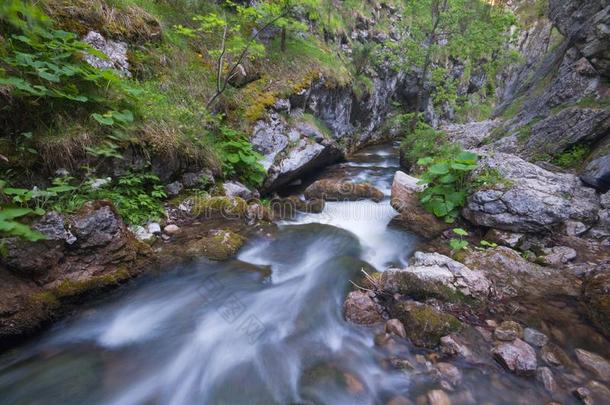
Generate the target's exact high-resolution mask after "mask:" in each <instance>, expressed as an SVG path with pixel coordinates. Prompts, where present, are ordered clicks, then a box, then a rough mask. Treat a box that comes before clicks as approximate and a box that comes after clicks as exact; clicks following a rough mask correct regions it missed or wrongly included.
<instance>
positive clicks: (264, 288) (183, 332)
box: [0, 145, 416, 405]
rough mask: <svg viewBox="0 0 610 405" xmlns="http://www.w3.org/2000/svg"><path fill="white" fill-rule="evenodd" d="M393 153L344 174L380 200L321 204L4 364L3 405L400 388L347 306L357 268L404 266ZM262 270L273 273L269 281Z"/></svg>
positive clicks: (356, 399) (139, 289)
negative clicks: (232, 254) (226, 256)
mask: <svg viewBox="0 0 610 405" xmlns="http://www.w3.org/2000/svg"><path fill="white" fill-rule="evenodd" d="M397 169H398V157H397V155H396V150H395V148H394V147H393V146H391V145H387V146H384V147H375V148H369V149H367V150H364V151H362V152H361V153H359V154H358V155H356V156H355V157H354V158H353V159H352V160H351V161H350V162H347V163H343V164H341V165H337V166H335V167H334V168H331V169H330V170H331V171H332V170H341V171H343V173H344V174H346V175H348V176H349V177H350V178H351V179H352V180H354V179H355V180H356V181H358V180H363V181H364V180H366V181H369V182H371V183H372V184H373V185H375V186H376V187H378V188H379V189H380V190H382V191H383V192H384V193H385V194H386V196H387V197H386V199H385V200H384V201H382V202H380V203H374V202H370V201H368V202H336V203H328V204H327V206H326V208H325V209H324V211H323V212H322V213H320V214H301V215H300V216H299V217H297V218H296V219H295V220H293V221H286V222H283V223H281V224H280V225H279V231H278V233H277V235H275V237H273V238H260V239H254V240H251V241H250V242H249V243H248V244H247V245H246V246H245V247H244V248H243V249H242V250H241V252H240V254H239V255H238V257H237V258H236V259H235V260H232V261H229V262H226V263H212V262H209V261H207V260H200V261H197V262H194V263H190V264H188V265H184V266H178V267H177V268H174V269H169V270H167V271H164V272H161V273H159V274H155V275H149V276H147V277H145V278H143V279H141V280H138V281H137V282H136V283H133V284H131V285H129V286H127V287H125V288H123V289H121V290H120V291H117V292H115V293H114V294H111V296H109V297H106V298H105V299H104V300H102V301H101V302H97V303H96V304H95V305H94V306H92V307H91V308H90V309H88V310H83V311H81V312H80V313H79V314H77V315H75V316H73V317H72V318H71V319H69V320H66V321H64V322H62V323H61V324H59V325H56V326H55V327H54V328H53V329H52V330H50V331H48V332H47V333H46V334H44V335H43V336H42V337H40V338H39V339H37V341H35V342H32V343H30V344H28V345H26V346H25V347H21V348H19V349H17V350H14V351H12V352H9V353H7V354H6V355H4V356H3V357H2V358H0V403H2V404H85V403H86V404H116V405H128V404H176V405H178V404H195V403H198V404H203V403H206V404H207V403H209V404H290V403H303V402H307V401H311V402H314V403H319V404H322V403H328V404H331V403H332V404H356V403H358V404H360V403H362V404H372V403H377V402H379V401H380V400H381V399H385V398H391V397H392V395H395V393H397V392H406V391H407V390H408V389H409V384H410V379H409V377H408V376H407V375H405V374H404V373H402V372H399V371H393V370H391V369H389V368H388V367H387V365H386V366H385V367H384V366H383V361H382V360H383V354H382V353H381V352H380V351H378V349H376V348H375V345H374V342H373V334H372V333H371V332H370V331H369V330H368V329H367V328H363V327H358V326H354V325H351V324H349V323H347V322H346V321H345V320H344V319H343V316H342V302H343V299H344V297H345V294H346V293H347V291H348V290H349V289H350V283H349V280H359V279H360V278H361V272H360V270H361V269H362V268H369V269H370V268H371V267H374V268H376V269H378V270H383V269H385V268H386V267H387V266H389V265H393V264H394V265H401V264H404V263H405V262H406V260H407V258H408V257H409V255H410V254H411V253H412V251H413V249H414V245H415V242H416V238H415V237H414V236H412V235H409V234H407V233H405V232H403V231H400V230H396V229H393V228H392V227H389V226H388V225H389V223H390V221H391V219H392V218H393V217H394V216H395V214H396V213H395V212H394V211H393V210H392V208H391V207H390V205H389V192H390V186H391V182H392V178H393V175H394V172H395V171H396V170H397ZM269 274H270V275H269Z"/></svg>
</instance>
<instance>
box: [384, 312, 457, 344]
mask: <svg viewBox="0 0 610 405" xmlns="http://www.w3.org/2000/svg"><path fill="white" fill-rule="evenodd" d="M390 313H391V315H392V317H393V318H397V319H399V320H400V321H401V322H402V323H403V324H404V325H405V329H406V331H407V335H408V337H409V339H411V341H412V342H413V344H415V345H417V346H423V347H427V348H434V347H436V346H438V345H439V343H440V340H441V338H442V337H443V336H446V335H448V334H450V333H453V332H457V331H459V330H460V329H461V328H462V324H461V322H460V321H459V320H458V319H457V318H456V317H454V316H453V315H450V314H446V313H443V312H440V311H439V310H437V309H435V308H434V307H432V306H430V305H426V304H420V303H417V302H414V301H403V302H398V303H396V304H394V305H392V308H391V312H390Z"/></svg>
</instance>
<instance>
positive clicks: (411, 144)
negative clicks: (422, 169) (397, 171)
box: [398, 113, 459, 167]
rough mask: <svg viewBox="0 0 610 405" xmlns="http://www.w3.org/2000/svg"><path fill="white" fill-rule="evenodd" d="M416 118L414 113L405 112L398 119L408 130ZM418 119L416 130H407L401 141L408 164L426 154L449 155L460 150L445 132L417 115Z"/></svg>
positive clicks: (414, 162)
mask: <svg viewBox="0 0 610 405" xmlns="http://www.w3.org/2000/svg"><path fill="white" fill-rule="evenodd" d="M414 118H415V116H414V115H413V113H410V114H403V115H402V116H401V117H399V118H398V119H399V120H400V123H401V127H402V128H403V129H405V130H408V129H407V128H408V127H409V126H410V125H411V122H412V120H413V119H414ZM417 119H418V121H417V124H416V127H415V130H414V131H409V132H407V134H406V135H405V137H404V138H403V140H402V142H401V143H400V148H401V150H402V156H403V158H404V159H403V162H404V163H405V164H406V165H407V166H409V167H411V166H413V165H415V164H416V163H417V161H418V159H420V158H423V157H426V156H436V157H448V156H451V155H452V154H456V153H457V152H458V150H459V147H458V146H457V145H453V144H450V143H449V142H448V141H447V136H446V134H445V133H444V132H442V131H437V130H435V129H434V128H432V127H431V126H430V125H428V124H426V123H425V122H424V121H423V120H422V119H421V117H417Z"/></svg>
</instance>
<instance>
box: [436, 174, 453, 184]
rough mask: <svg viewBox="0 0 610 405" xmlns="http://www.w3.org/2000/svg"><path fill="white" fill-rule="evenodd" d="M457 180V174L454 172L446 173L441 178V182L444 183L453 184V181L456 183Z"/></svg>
mask: <svg viewBox="0 0 610 405" xmlns="http://www.w3.org/2000/svg"><path fill="white" fill-rule="evenodd" d="M456 180H457V176H455V175H454V174H451V173H449V174H446V175H444V176H443V177H441V178H440V182H441V183H443V184H451V183H455V182H456Z"/></svg>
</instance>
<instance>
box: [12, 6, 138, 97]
mask: <svg viewBox="0 0 610 405" xmlns="http://www.w3.org/2000/svg"><path fill="white" fill-rule="evenodd" d="M0 19H2V20H3V21H7V22H8V23H9V24H10V25H11V26H12V29H11V30H10V32H12V35H10V37H8V38H7V39H6V41H7V44H6V51H7V53H6V55H3V56H2V58H0V60H1V61H2V66H3V68H4V69H3V70H2V71H1V72H2V74H1V75H0V84H2V85H5V86H9V87H10V88H11V89H12V92H13V95H15V96H25V97H35V98H40V97H44V98H47V99H48V100H47V103H51V104H53V106H55V104H56V103H57V102H61V103H66V102H68V103H70V102H76V103H86V102H96V103H103V102H105V100H106V99H107V98H108V89H109V88H112V85H117V86H119V87H121V88H123V89H127V87H124V86H123V83H122V79H121V77H120V76H119V75H118V74H117V73H116V72H115V71H113V70H110V69H98V68H95V67H93V66H91V65H89V64H88V63H86V62H85V61H84V60H83V57H82V56H83V54H91V55H93V56H96V57H98V58H101V59H107V57H106V55H104V54H103V53H101V52H99V51H97V50H96V49H94V48H92V47H91V46H90V45H88V44H87V43H85V42H83V41H80V40H79V39H78V38H77V36H76V35H75V34H73V33H71V32H66V31H61V30H57V29H54V28H53V27H52V26H51V24H50V22H49V20H48V18H46V16H44V14H42V13H41V12H40V11H39V10H37V9H36V8H33V7H31V6H27V5H25V4H23V2H21V1H14V0H13V1H9V2H8V3H7V4H5V5H3V6H2V8H0ZM53 106H52V107H53Z"/></svg>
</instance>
